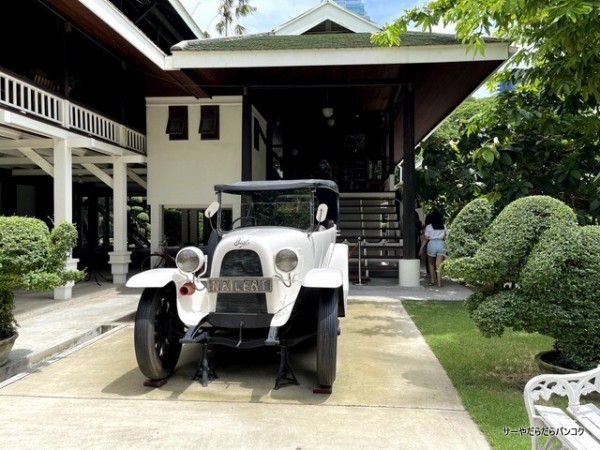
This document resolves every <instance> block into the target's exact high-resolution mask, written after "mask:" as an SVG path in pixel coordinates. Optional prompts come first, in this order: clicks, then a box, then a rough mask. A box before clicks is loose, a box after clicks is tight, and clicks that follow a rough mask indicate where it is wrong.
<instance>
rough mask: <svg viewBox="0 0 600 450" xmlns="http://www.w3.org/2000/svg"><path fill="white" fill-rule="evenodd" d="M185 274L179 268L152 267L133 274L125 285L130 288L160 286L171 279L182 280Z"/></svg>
mask: <svg viewBox="0 0 600 450" xmlns="http://www.w3.org/2000/svg"><path fill="white" fill-rule="evenodd" d="M182 278H185V276H184V275H182V274H181V272H179V269H171V268H169V269H152V270H146V271H144V272H141V273H138V274H137V275H134V276H132V277H131V278H130V279H129V280H127V283H126V284H125V286H127V287H130V288H160V287H163V286H166V285H167V284H168V283H170V282H171V281H175V282H176V283H178V282H181V281H182Z"/></svg>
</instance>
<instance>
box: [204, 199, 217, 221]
mask: <svg viewBox="0 0 600 450" xmlns="http://www.w3.org/2000/svg"><path fill="white" fill-rule="evenodd" d="M220 207H221V205H219V202H212V203H211V204H210V205H209V207H208V208H206V211H204V217H206V218H207V219H210V218H211V217H214V215H215V214H216V213H217V211H218V210H219V208H220Z"/></svg>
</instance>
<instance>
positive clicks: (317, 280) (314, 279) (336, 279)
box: [302, 267, 344, 288]
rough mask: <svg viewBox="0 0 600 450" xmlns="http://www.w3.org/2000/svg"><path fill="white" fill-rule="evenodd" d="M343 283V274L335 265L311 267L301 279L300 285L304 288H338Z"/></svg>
mask: <svg viewBox="0 0 600 450" xmlns="http://www.w3.org/2000/svg"><path fill="white" fill-rule="evenodd" d="M343 284H344V274H343V272H342V270H341V269H338V268H336V267H327V268H322V269H311V270H309V271H308V273H307V274H306V276H305V277H304V279H303V280H302V286H303V287H306V288H339V287H340V286H343Z"/></svg>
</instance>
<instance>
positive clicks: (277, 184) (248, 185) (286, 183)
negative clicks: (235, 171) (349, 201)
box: [215, 179, 339, 194]
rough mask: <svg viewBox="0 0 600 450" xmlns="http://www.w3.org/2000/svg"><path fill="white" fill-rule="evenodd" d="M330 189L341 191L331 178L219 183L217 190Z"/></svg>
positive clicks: (230, 191)
mask: <svg viewBox="0 0 600 450" xmlns="http://www.w3.org/2000/svg"><path fill="white" fill-rule="evenodd" d="M302 188H308V189H329V190H331V191H333V192H335V193H336V194H338V193H339V190H338V187H337V184H335V182H333V181H331V180H312V179H311V180H274V181H239V182H237V183H232V184H217V185H215V191H218V192H227V193H229V194H233V193H236V192H252V191H272V190H285V189H302Z"/></svg>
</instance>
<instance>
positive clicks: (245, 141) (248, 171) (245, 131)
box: [242, 88, 252, 181]
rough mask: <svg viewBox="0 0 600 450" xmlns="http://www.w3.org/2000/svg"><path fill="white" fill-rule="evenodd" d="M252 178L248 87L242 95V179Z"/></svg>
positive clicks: (250, 110)
mask: <svg viewBox="0 0 600 450" xmlns="http://www.w3.org/2000/svg"><path fill="white" fill-rule="evenodd" d="M251 180H252V102H251V99H250V94H249V90H248V88H244V95H243V97H242V181H251Z"/></svg>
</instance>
